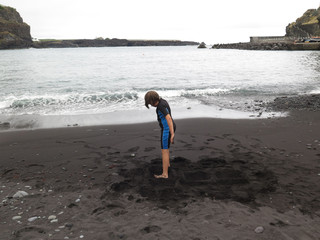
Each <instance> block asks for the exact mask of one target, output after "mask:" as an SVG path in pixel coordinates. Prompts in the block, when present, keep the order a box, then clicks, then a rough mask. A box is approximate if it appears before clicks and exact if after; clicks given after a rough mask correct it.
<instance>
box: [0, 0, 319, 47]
mask: <svg viewBox="0 0 320 240" xmlns="http://www.w3.org/2000/svg"><path fill="white" fill-rule="evenodd" d="M0 4H3V5H6V6H11V7H13V8H15V9H17V11H18V12H19V13H20V15H21V16H22V18H23V20H24V21H25V22H26V23H28V24H29V25H30V26H31V35H32V37H34V38H39V39H43V38H55V39H75V38H89V39H92V38H97V37H103V38H126V39H175V40H191V41H197V42H202V41H204V42H205V43H207V44H214V43H231V42H248V41H249V37H250V36H282V35H284V34H285V28H286V26H287V25H288V24H289V23H291V22H293V21H295V20H296V19H297V18H298V17H300V16H301V15H302V14H303V13H304V12H305V11H306V10H307V9H310V8H318V7H319V4H320V0H269V1H259V0H219V1H214V0H197V1H194V0H193V1H190V0H161V1H154V0H112V1H109V0H90V1H88V0H54V1H53V0H51V1H45V0H0Z"/></svg>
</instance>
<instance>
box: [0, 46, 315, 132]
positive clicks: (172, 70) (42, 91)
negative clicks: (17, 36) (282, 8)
mask: <svg viewBox="0 0 320 240" xmlns="http://www.w3.org/2000/svg"><path fill="white" fill-rule="evenodd" d="M0 63H1V64H0V87H1V92H0V122H2V123H4V122H9V123H10V126H11V128H13V129H15V128H51V127H65V126H74V125H75V126H76V125H81V126H84V125H103V124H122V123H137V122H147V121H155V120H156V118H155V110H154V109H152V108H151V110H150V109H149V110H148V109H146V108H145V107H144V94H145V93H146V92H147V91H148V90H156V91H158V92H159V94H160V95H161V96H162V97H163V98H165V99H166V100H168V101H169V103H170V105H171V108H172V113H173V117H174V118H175V119H178V118H192V117H218V118H250V117H251V118H252V117H258V116H259V117H270V116H279V115H281V114H280V113H267V112H265V111H264V109H263V108H261V107H259V106H257V105H259V103H263V102H268V101H273V99H274V98H276V97H279V96H291V95H297V94H312V93H320V52H318V51H301V52H299V51H245V50H223V49H220V50H214V49H197V48H196V47H194V46H187V47H114V48H64V49H23V50H4V51H1V52H0Z"/></svg>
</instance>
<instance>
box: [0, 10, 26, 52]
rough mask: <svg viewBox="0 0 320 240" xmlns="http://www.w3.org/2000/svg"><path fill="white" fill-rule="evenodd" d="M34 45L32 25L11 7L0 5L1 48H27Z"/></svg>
mask: <svg viewBox="0 0 320 240" xmlns="http://www.w3.org/2000/svg"><path fill="white" fill-rule="evenodd" d="M31 45H32V39H31V35H30V26H29V25H28V24H26V23H24V22H23V20H22V18H21V16H20V14H19V13H18V12H17V11H16V10H15V9H14V8H11V7H6V6H3V5H0V49H11V48H27V47H30V46H31Z"/></svg>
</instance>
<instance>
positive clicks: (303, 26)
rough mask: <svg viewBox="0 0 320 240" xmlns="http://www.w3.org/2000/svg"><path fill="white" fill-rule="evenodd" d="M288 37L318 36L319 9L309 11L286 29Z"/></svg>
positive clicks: (319, 34)
mask: <svg viewBox="0 0 320 240" xmlns="http://www.w3.org/2000/svg"><path fill="white" fill-rule="evenodd" d="M286 36H288V37H296V38H300V37H315V36H320V7H319V8H318V9H309V10H307V11H306V12H305V13H304V14H303V15H302V16H301V17H299V18H298V19H297V20H296V21H295V22H293V23H290V24H289V25H288V26H287V28H286Z"/></svg>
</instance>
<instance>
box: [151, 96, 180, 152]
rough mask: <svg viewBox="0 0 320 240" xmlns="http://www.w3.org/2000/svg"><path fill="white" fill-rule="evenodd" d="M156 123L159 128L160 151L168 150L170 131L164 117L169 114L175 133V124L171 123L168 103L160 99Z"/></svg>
mask: <svg viewBox="0 0 320 240" xmlns="http://www.w3.org/2000/svg"><path fill="white" fill-rule="evenodd" d="M156 112H157V117H158V122H159V125H160V127H161V149H169V148H170V138H171V134H170V129H169V125H168V123H167V120H166V116H167V115H168V114H170V117H171V119H172V123H173V129H174V131H176V124H175V122H174V121H173V118H172V116H171V109H170V106H169V104H168V102H167V101H166V100H164V99H162V98H161V99H160V101H159V104H158V106H157V109H156Z"/></svg>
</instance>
